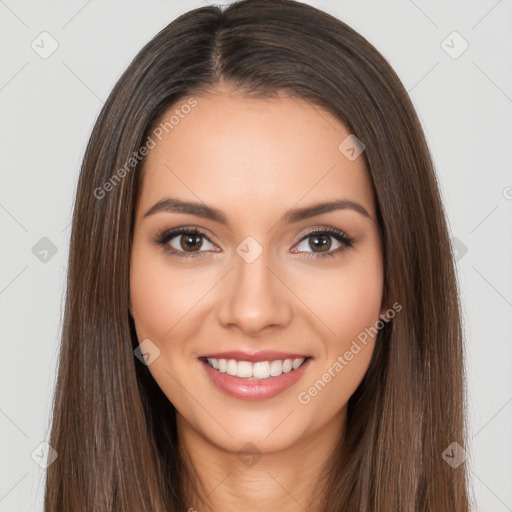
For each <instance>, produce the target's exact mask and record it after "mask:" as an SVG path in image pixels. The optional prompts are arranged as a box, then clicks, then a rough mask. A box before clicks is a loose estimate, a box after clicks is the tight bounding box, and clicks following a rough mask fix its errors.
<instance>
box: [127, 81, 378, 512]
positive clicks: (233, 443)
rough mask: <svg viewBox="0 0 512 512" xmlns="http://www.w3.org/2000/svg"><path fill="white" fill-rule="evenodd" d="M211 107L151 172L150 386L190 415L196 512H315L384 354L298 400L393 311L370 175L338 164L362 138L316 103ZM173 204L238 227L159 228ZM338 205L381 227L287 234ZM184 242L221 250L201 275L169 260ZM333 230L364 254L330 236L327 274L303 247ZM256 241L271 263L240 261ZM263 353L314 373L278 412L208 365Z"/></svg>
mask: <svg viewBox="0 0 512 512" xmlns="http://www.w3.org/2000/svg"><path fill="white" fill-rule="evenodd" d="M196 99H197V101H198V104H197V106H196V107H195V108H193V109H192V110H191V112H190V113H189V114H188V115H187V116H184V118H183V119H180V122H179V124H177V125H176V126H174V128H173V129H172V130H171V131H169V133H168V134H166V135H164V137H163V138H162V140H161V141H159V142H158V144H157V146H156V147H155V148H154V149H152V150H151V151H150V153H149V155H148V156H147V158H146V161H145V167H144V176H143V180H142V185H141V188H140V190H139V196H138V203H137V207H136V212H135V227H134V239H133V247H132V254H131V269H130V312H131V314H132V316H133V318H134V321H135V325H136V330H137V335H138V339H139V341H140V342H142V340H145V339H148V338H149V339H150V340H151V342H152V343H154V346H156V347H158V350H160V353H159V355H158V357H157V358H156V359H155V360H154V361H153V362H151V363H150V364H149V370H150V372H151V374H152V375H153V377H154V378H155V380H156V382H157V383H158V385H159V386H160V388H161V389H162V390H163V392H164V393H165V394H166V396H167V397H168V398H169V400H170V401H171V402H172V403H173V404H174V406H175V407H176V410H177V425H178V432H179V439H180V444H181V446H182V447H184V448H185V449H186V450H187V452H188V453H189V454H190V457H191V460H192V462H193V464H194V466H195V467H196V470H197V472H198V475H199V478H200V482H201V483H202V484H203V486H204V489H205V494H207V495H208V496H207V498H205V496H204V495H203V496H202V497H203V498H205V499H204V503H201V501H200V499H199V498H198V497H193V496H190V500H191V501H190V507H195V508H196V509H198V510H205V509H207V506H209V507H210V509H211V510H214V511H223V512H230V511H235V510H236V511H238V510H247V511H251V510H264V509H266V508H268V509H269V510H282V511H296V510H303V508H302V507H304V508H306V507H307V503H308V501H309V500H310V498H311V497H312V495H313V490H314V489H315V488H316V487H317V484H316V480H317V479H318V478H319V477H320V471H321V469H322V465H323V464H324V463H325V462H326V460H327V458H328V457H329V455H331V453H332V452H333V448H334V446H335V444H336V443H337V441H338V439H339V438H340V436H343V433H344V431H345V423H346V410H347V409H346V408H347V402H348V400H349V398H350V396H351V395H352V394H353V393H354V391H355V390H356V388H357V387H358V385H359V383H360V382H361V380H362V378H363V377H364V375H365V373H366V371H367V368H368V365H369V362H370V359H371V356H372V353H373V350H374V344H375V339H376V338H371V337H369V338H368V343H367V345H366V346H363V347H362V350H361V351H360V352H358V353H357V355H355V356H354V358H353V359H352V360H351V361H350V362H348V364H347V365H346V366H344V368H343V370H342V371H340V372H338V373H335V375H336V376H335V377H334V378H332V379H331V381H330V382H329V383H328V384H327V385H326V386H325V387H324V388H323V389H322V391H321V392H319V393H318V394H317V395H316V396H315V397H313V398H311V400H310V402H309V403H308V404H301V403H300V402H299V401H298V394H299V393H300V392H304V391H307V390H308V388H309V387H310V386H311V385H312V384H313V383H314V382H315V381H317V380H318V379H319V378H321V377H322V374H324V373H325V372H326V370H327V369H328V368H329V367H332V366H333V364H334V363H335V361H336V360H337V357H338V356H339V355H343V354H344V353H345V352H346V351H347V350H349V348H350V346H351V343H352V342H353V340H355V339H356V338H357V336H358V335H359V334H360V333H361V332H363V331H364V330H365V328H369V327H371V326H374V325H375V323H376V322H377V321H378V319H379V314H380V313H384V311H385V308H384V307H383V305H382V293H383V264H382V247H381V240H380V237H379V232H378V224H377V220H376V214H375V201H374V197H373V192H372V188H371V181H370V178H369V173H368V170H367V167H366V164H365V161H364V158H363V157H362V156H360V157H358V158H357V159H355V160H354V161H350V160H349V159H347V158H346V157H345V156H344V155H343V154H342V153H341V152H340V151H339V150H338V145H339V144H340V142H341V141H343V140H344V139H345V138H346V137H347V136H348V135H349V134H350V132H349V131H348V130H347V128H346V127H345V126H344V125H343V124H342V123H340V122H339V121H338V120H337V119H336V118H335V117H333V116H332V115H331V114H330V113H328V112H327V111H325V110H322V109H320V108H319V107H317V106H313V105H311V104H310V103H308V102H306V101H304V100H299V99H296V98H290V97H287V96H285V95H284V94H281V95H280V96H279V97H278V98H275V99H265V100H263V99H248V98H246V97H243V96H241V95H239V94H236V93H235V92H234V91H231V90H230V89H228V88H226V87H224V88H219V89H217V90H216V91H214V92H212V93H211V94H208V95H204V96H198V97H196ZM186 100H187V98H185V99H184V100H183V101H182V102H180V104H182V105H183V104H185V102H186ZM176 108H179V104H178V105H175V106H173V108H172V109H170V110H169V112H168V113H166V115H164V116H163V118H165V119H168V118H169V116H170V114H171V113H172V112H173V111H174V110H175V109H176ZM167 196H172V197H175V198H178V199H181V200H189V201H199V202H204V203H206V204H207V205H209V206H213V207H215V208H218V209H220V210H222V211H223V212H224V214H225V216H226V217H227V219H228V221H229V226H224V225H222V224H220V223H218V222H216V221H213V220H210V219H205V218H202V217H198V216H195V215H191V214H183V213H170V212H159V213H155V214H153V215H149V216H147V217H144V214H145V213H146V212H147V211H148V210H149V208H150V207H151V206H153V205H154V204H155V203H156V202H157V201H159V200H160V199H162V198H164V197H167ZM335 199H348V200H352V201H355V202H357V203H359V204H360V205H362V206H363V207H364V208H365V209H366V210H367V211H368V213H369V217H366V216H364V215H361V214H360V213H358V212H356V211H354V210H352V209H342V210H336V211H331V212H328V213H323V214H320V215H317V216H315V217H312V218H309V219H305V220H302V221H299V222H297V223H294V224H290V225H288V224H285V223H280V222H279V219H280V218H281V217H282V216H283V215H284V213H285V212H287V211H288V210H290V209H292V208H301V207H306V206H310V205H313V204H316V203H318V202H327V201H332V200H335ZM180 226H197V227H198V228H200V229H201V230H202V231H205V232H206V233H207V236H208V237H209V238H210V240H212V243H210V242H208V240H206V239H204V238H200V239H199V243H198V246H197V248H196V249H195V250H196V252H200V253H201V254H200V255H199V256H197V257H192V258H189V259H180V258H179V257H177V256H173V255H170V254H167V253H165V252H164V251H163V249H162V247H160V246H158V245H157V244H155V242H154V240H155V239H157V238H158V236H159V235H160V234H161V233H162V232H163V231H165V230H169V229H171V228H176V227H180ZM330 227H333V228H337V229H340V230H342V231H343V232H345V233H347V234H348V235H349V236H350V237H352V238H353V239H354V246H353V247H351V248H348V249H346V250H344V251H341V252H340V251H338V252H336V251H337V249H338V248H339V247H343V245H342V244H341V243H340V242H338V241H337V240H336V239H335V238H330V237H329V236H327V240H328V241H330V243H331V246H330V251H332V252H334V253H335V254H334V256H332V257H326V258H321V257H319V256H318V254H319V250H318V249H317V248H315V246H314V245H313V246H311V245H310V243H311V244H313V243H314V239H315V235H313V236H310V237H309V238H304V237H305V234H307V232H308V231H310V230H311V229H312V228H322V229H325V228H330ZM247 236H251V237H253V238H254V239H255V240H256V241H257V242H258V243H259V244H260V246H261V247H262V248H263V252H262V253H261V255H259V257H257V258H256V260H255V261H253V262H252V263H247V262H246V261H245V260H244V259H243V258H242V257H240V256H239V255H238V253H237V252H236V249H237V247H238V246H239V244H240V243H241V242H242V241H243V240H244V239H245V238H246V237H247ZM186 238H187V237H186V236H183V235H176V236H175V237H174V238H173V239H172V244H173V247H174V248H177V249H178V250H179V249H180V248H181V251H183V252H184V251H185V250H186V249H183V245H180V241H181V242H183V244H186ZM201 241H202V245H201ZM170 244H171V241H169V242H168V245H170ZM186 247H187V246H186V245H185V248H186ZM292 249H295V250H297V249H298V250H299V252H295V253H293V252H292ZM315 251H316V252H315ZM308 256H312V257H311V258H308ZM264 349H271V350H282V351H285V352H295V353H297V352H298V353H304V354H310V356H311V357H312V358H313V360H312V362H311V366H310V367H309V368H308V369H307V371H306V373H305V374H304V376H303V377H302V378H301V379H300V380H299V381H298V382H297V383H296V384H294V385H293V386H292V387H291V388H289V389H287V390H286V391H284V392H283V393H281V394H279V395H277V396H275V397H273V398H270V399H266V400H257V401H247V400H241V399H238V398H234V397H231V396H228V395H226V394H225V393H223V392H222V391H220V390H219V389H218V388H216V387H215V386H214V385H213V384H212V383H211V381H210V380H209V378H208V377H207V375H206V373H205V372H204V369H203V368H202V366H201V365H202V363H201V362H200V361H199V360H198V357H199V356H200V355H201V354H205V353H209V352H210V353H211V352H221V351H228V350H245V351H256V350H264ZM248 442H250V443H252V445H254V447H256V450H257V451H258V453H259V454H261V458H260V459H259V460H258V461H257V463H256V464H254V465H249V464H244V463H243V461H242V460H241V459H240V458H239V457H237V452H238V451H239V450H240V449H241V447H242V446H244V445H245V444H246V443H248ZM308 510H314V509H308Z"/></svg>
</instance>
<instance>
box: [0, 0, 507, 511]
mask: <svg viewBox="0 0 512 512" xmlns="http://www.w3.org/2000/svg"><path fill="white" fill-rule="evenodd" d="M206 3H207V2H206V1H200V0H197V1H190V2H185V1H145V2H142V1H137V2H133V1H131V2H130V1H123V2H120V1H117V2H114V1H105V0H103V1H101V2H100V1H99V0H89V1H85V2H75V1H69V0H68V1H61V2H49V1H46V2H41V1H39V2H36V1H25V2H15V1H14V0H0V111H1V116H0V147H1V152H0V173H1V182H0V183H1V188H0V227H1V246H0V247H1V252H0V314H1V317H0V318H1V321H0V340H1V343H2V347H1V356H0V393H1V394H0V446H1V451H0V511H1V512H19V511H21V510H24V511H40V510H42V498H43V483H44V470H43V469H42V468H41V467H39V466H38V465H37V464H36V462H35V461H34V460H33V459H32V457H31V453H32V452H33V450H34V449H36V448H37V447H38V446H39V445H40V443H41V442H42V441H44V440H47V439H48V422H49V413H50V410H51V399H52V394H53V385H54V378H55V370H56V363H57V359H56V357H57V350H58V342H59V336H60V322H61V312H62V304H63V297H64V283H65V273H66V265H67V256H68V250H67V247H68V242H69V234H70V233H69V222H70V220H71V211H72V203H73V195H74V190H75V186H76V181H77V177H78V171H79V165H80V162H81V158H82V156H83V152H84V149H85V145H86V142H87V140H88V137H89V134H90V130H91V128H92V126H93V123H94V121H95V118H96V116H97V115H98V113H99V110H100V108H101V106H102V103H103V102H104V100H105V99H106V98H107V96H108V94H109V92H110V90H111V88H112V86H113V85H114V83H115V81H116V80H117V78H118V77H119V75H120V74H121V72H122V71H123V70H124V69H125V67H126V66H127V65H128V64H129V62H130V60H131V59H132V58H133V57H134V55H135V54H136V53H137V52H138V51H139V50H140V49H141V48H142V46H143V45H144V44H145V43H146V42H147V41H148V40H149V39H151V37H152V36H154V35H155V34H156V33H157V32H158V31H159V30H160V29H161V28H163V27H164V26H165V25H167V24H168V23H169V22H170V21H171V20H172V19H174V18H175V17H176V16H177V15H179V14H181V13H182V12H185V11H186V10H189V9H192V8H195V7H199V6H203V5H205V4H206ZM307 3H309V4H311V5H314V6H316V7H319V8H321V9H324V10H326V11H328V12H330V13H331V14H334V15H335V16H337V17H339V18H340V19H342V20H343V21H345V22H346V23H348V24H349V25H350V26H352V27H353V28H354V29H356V30H357V31H359V32H360V33H361V34H363V35H364V36H365V37H366V38H367V39H368V40H369V41H370V42H371V43H373V44H374V45H375V46H376V47H377V49H378V50H380V51H381V53H382V54H383V55H384V56H385V57H386V58H387V59H388V60H389V62H390V63H391V65H392V66H393V67H394V69H395V70H396V71H397V73H398V75H399V76H400V78H401V79H402V81H403V83H404V84H405V86H406V88H407V89H408V90H409V92H410V94H411V97H412V100H413V102H414V104H415V105H416V108H417V109H418V112H419V115H420V118H421V120H422V123H423V126H424V129H425V131H426V134H427V138H428V142H429V145H430V148H431V151H432V154H433V157H434V160H435V163H436V166H437V171H438V175H439V180H440V184H441V188H442V194H443V198H444V200H445V205H446V209H447V212H448V217H449V223H450V228H451V233H452V236H453V237H456V238H457V239H458V240H459V241H458V242H456V244H457V246H458V247H459V248H462V251H461V252H459V258H460V259H459V261H458V264H457V265H458V273H459V279H460V285H461V295H462V300H463V307H464V316H465V322H466V336H467V367H468V388H469V393H470V396H469V398H470V403H469V414H470V420H471V435H470V439H469V440H468V446H467V450H468V456H469V461H470V466H471V469H472V473H471V474H472V482H473V485H474V489H475V495H476V498H477V502H478V510H481V511H489V512H502V511H511V510H512V486H511V485H510V483H511V476H512V436H511V432H512V429H511V426H512V386H511V381H512V371H511V370H512V368H511V366H512V364H511V362H512V357H511V352H512V348H511V332H512V326H511V319H512V315H511V313H512V286H511V281H512V279H511V266H510V262H511V261H512V260H511V253H512V251H511V245H512V244H511V238H512V236H511V234H512V221H511V220H512V216H511V210H512V199H511V198H512V176H511V173H510V169H511V160H512V158H511V152H512V151H511V143H512V138H511V131H512V130H511V122H510V120H511V117H510V114H511V110H512V67H511V63H512V38H511V32H512V31H511V21H512V2H511V1H510V0H509V1H507V0H501V1H495V0H493V1H484V0H480V1H464V2H462V1H451V2H449V1H444V2H441V1H426V0H414V1H412V0H400V1H399V0H396V1H388V2H376V1H374V2H369V1H357V2H356V1H345V0H340V1H328V0H324V1H308V2H307ZM43 31H47V32H49V33H50V34H51V36H52V37H53V38H54V39H55V40H56V41H57V42H58V45H59V46H58V49H57V50H56V51H55V53H53V54H52V55H51V56H50V57H48V58H47V59H42V58H41V57H40V56H39V55H38V53H36V52H35V51H34V50H33V49H32V48H31V43H32V41H34V40H35V41H36V43H37V42H38V41H40V38H39V39H38V36H39V34H40V33H41V32H43ZM453 31H457V32H458V33H459V34H460V35H461V36H462V37H463V38H464V39H465V40H466V41H467V42H468V43H469V47H468V49H467V50H466V51H465V52H464V53H462V54H461V55H460V56H459V57H458V58H452V57H451V56H449V55H448V53H446V51H445V49H444V48H443V46H442V42H443V41H444V40H445V39H446V38H447V36H449V35H450V34H451V33H452V32H453ZM453 37H454V36H450V38H448V40H447V41H446V42H445V43H444V44H445V45H448V46H451V47H452V49H451V51H452V52H454V51H455V52H456V51H458V50H459V49H460V48H461V46H460V44H461V40H457V39H456V37H457V36H455V39H454V38H453ZM39 44H40V45H42V43H39ZM45 47H46V48H48V46H45ZM42 237H47V238H49V239H50V240H51V241H52V242H53V244H55V246H56V248H57V253H56V254H55V255H54V256H53V257H50V256H51V253H50V254H49V255H48V257H47V258H48V261H46V262H43V261H41V260H40V259H39V258H38V257H36V255H35V254H34V253H33V252H32V248H33V247H34V245H35V244H36V243H37V242H38V241H39V240H40V239H41V238H42ZM464 248H467V253H464V250H465V249H464ZM40 256H41V255H40ZM404 449H407V447H404Z"/></svg>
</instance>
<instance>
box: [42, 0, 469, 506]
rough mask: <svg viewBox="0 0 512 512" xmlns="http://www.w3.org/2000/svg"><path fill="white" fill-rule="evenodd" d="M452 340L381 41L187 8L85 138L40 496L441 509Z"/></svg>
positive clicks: (458, 374)
mask: <svg viewBox="0 0 512 512" xmlns="http://www.w3.org/2000/svg"><path fill="white" fill-rule="evenodd" d="M462 350H463V346H462V334H461V325H460V314H459V303H458V295H457V288H456V280H455V275H454V267H453V260H452V255H451V251H450V244H449V238H448V233H447V227H446V221H445V217H444V211H443V207H442V204H441V200H440V195H439V190H438V185H437V181H436V177H435V172H434V169H433V165H432V162H431V158H430V155H429V152H428V148H427V145H426V142H425V138H424V135H423V132H422V129H421V126H420V123H419V121H418V118H417V115H416V113H415V111H414V109H413V106H412V104H411V102H410V100H409V98H408V96H407V93H406V91H405V89H404V87H403V85H402V84H401V82H400V80H399V79H398V77H397V76H396V74H395V73H394V71H393V70H392V69H391V68H390V66H389V64H388V63H387V62H386V61H385V59H384V58H383V57H382V56H381V55H380V54H379V53H378V52H377V50H375V48H373V47H372V46H371V45H370V44H369V43H368V42H367V41H366V40H365V39H364V38H363V37H362V36H360V35H359V34H357V33H356V32H355V31H354V30H352V29H351V28H350V27H348V26H347V25H345V24H344V23H342V22H341V21H339V20H337V19H335V18H333V17H331V16H330V15H328V14H326V13H323V12H321V11H319V10H317V9H315V8H313V7H310V6H307V5H304V4H301V3H298V2H294V1H291V0H272V1H270V0H245V1H241V2H237V3H234V4H232V5H231V6H229V7H228V8H226V9H225V10H224V11H222V10H221V9H220V8H218V7H208V8H202V9H196V10H193V11H190V12H188V13H186V14H184V15H182V16H180V17H179V18H178V19H176V20H175V21H173V22H172V23H170V24H169V25H168V26H167V27H166V28H164V29H163V30H162V31H161V32H160V33H159V34H157V35H156V36H155V37H154V38H153V40H151V41H150V42H149V43H148V44H147V45H146V46H145V47H144V48H143V49H142V51H141V52H140V53H139V54H138V55H137V57H136V58H135V59H134V60H133V62H132V63H131V64H130V66H129V67H128V69H127V70H126V71H125V73H124V74H123V75H122V77H121V78H120V80H119V81H118V83H117V84H116V86H115V88H114V89H113V91H112V93H111V95H110V97H109V98H108V100H107V102H106V103H105V106H104V108H103V110H102V112H101V113H100V116H99V118H98V120H97V123H96V125H95V127H94V130H93V133H92V135H91V138H90V141H89V145H88V147H87V150H86V154H85V157H84V162H83V166H82V170H81V174H80V179H79V183H78V190H77V195H76V202H75V210H74V217H73V227H72V237H71V246H70V260H69V278H68V284H67V299H66V310H65V320H64V328H63V337H62V350H61V354H60V365H59V378H58V384H57V390H56V396H55V403H54V416H53V426H52V433H51V439H50V444H51V445H52V447H53V448H54V449H55V450H57V452H58V454H59V457H58V459H57V460H56V462H54V463H53V464H52V465H51V466H50V467H49V468H48V475H47V484H46V496H45V510H46V511H47V512H50V511H52V512H54V511H64V510H73V511H79V510H84V511H86V510H87V511H89V510H94V511H107V510H116V511H123V512H125V511H137V512H142V511H150V510H151V511H164V510H166V511H168V510H173V511H175V510H176V511H178V510H198V511H202V510H212V511H219V510H222V511H228V510H262V509H267V508H270V507H272V508H273V509H278V510H284V511H288V510H289V511H295V510H308V511H322V512H330V511H333V512H334V511H339V510H350V511H353V510H354V511H355V510H359V511H398V510H399V511H404V512H409V511H410V512H412V511H436V512H440V511H446V512H448V511H450V512H452V511H455V510H456V511H467V510H469V497H468V490H467V487H468V486H467V476H466V465H465V464H464V462H463V457H461V453H463V448H462V447H463V445H464V441H465V416H464V411H465V407H464V385H463V383H464V380H463V379H464V367H463V352H462ZM447 450H448V452H447ZM450 457H451V459H450ZM455 459H458V460H457V463H447V461H451V460H455Z"/></svg>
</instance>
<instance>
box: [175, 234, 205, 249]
mask: <svg viewBox="0 0 512 512" xmlns="http://www.w3.org/2000/svg"><path fill="white" fill-rule="evenodd" d="M183 239H185V240H186V242H185V244H184V243H183ZM202 243H203V241H202V239H201V235H194V234H187V235H182V236H181V244H180V245H181V247H182V249H183V250H185V251H187V252H193V249H194V248H195V249H200V248H201V245H202ZM190 249H192V251H191V250H190Z"/></svg>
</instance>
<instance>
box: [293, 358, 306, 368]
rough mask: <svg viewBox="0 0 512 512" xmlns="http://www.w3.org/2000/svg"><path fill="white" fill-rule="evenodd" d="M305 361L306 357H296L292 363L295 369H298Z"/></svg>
mask: <svg viewBox="0 0 512 512" xmlns="http://www.w3.org/2000/svg"><path fill="white" fill-rule="evenodd" d="M303 362H304V359H294V360H293V363H292V367H293V369H294V370H296V369H297V368H298V367H299V366H300V365H301V364H302V363H303Z"/></svg>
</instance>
